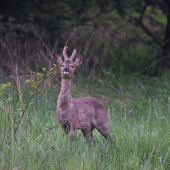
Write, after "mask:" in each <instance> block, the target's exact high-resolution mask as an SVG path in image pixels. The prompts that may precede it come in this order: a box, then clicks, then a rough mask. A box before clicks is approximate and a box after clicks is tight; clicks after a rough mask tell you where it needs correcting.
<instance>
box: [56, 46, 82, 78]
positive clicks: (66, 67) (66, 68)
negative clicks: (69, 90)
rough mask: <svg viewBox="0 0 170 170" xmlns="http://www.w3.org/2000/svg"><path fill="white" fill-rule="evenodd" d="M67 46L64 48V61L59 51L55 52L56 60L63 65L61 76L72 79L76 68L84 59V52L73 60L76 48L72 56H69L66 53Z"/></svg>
mask: <svg viewBox="0 0 170 170" xmlns="http://www.w3.org/2000/svg"><path fill="white" fill-rule="evenodd" d="M67 48H68V47H67V46H65V47H64V49H63V56H64V61H63V60H62V57H61V56H60V55H59V54H58V53H55V56H54V59H55V62H56V63H57V64H59V65H60V67H61V78H62V79H70V78H71V77H72V76H73V74H74V71H75V68H76V67H78V66H79V65H81V63H82V61H83V54H81V55H79V56H78V57H77V58H76V59H75V61H74V62H73V58H74V56H75V55H76V52H77V51H76V49H74V50H73V53H72V55H71V56H70V58H68V57H67V54H66V51H67Z"/></svg>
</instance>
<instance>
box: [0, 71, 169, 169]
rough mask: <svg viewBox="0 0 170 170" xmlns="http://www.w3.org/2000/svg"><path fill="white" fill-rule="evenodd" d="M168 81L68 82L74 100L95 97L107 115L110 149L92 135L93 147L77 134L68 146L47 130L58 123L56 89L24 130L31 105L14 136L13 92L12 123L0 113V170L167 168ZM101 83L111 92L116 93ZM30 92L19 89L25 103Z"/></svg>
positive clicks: (41, 102)
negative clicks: (110, 133)
mask: <svg viewBox="0 0 170 170" xmlns="http://www.w3.org/2000/svg"><path fill="white" fill-rule="evenodd" d="M124 80H126V81H124ZM169 80H170V79H169V74H168V73H165V75H164V76H160V77H157V78H140V79H138V78H132V77H129V79H128V77H126V79H124V78H122V79H120V80H118V82H115V81H114V80H113V82H107V81H106V80H102V82H103V83H102V82H101V81H100V82H99V81H95V83H94V84H93V85H92V84H89V83H87V82H86V80H85V79H84V80H82V81H81V80H78V82H77V83H73V85H72V90H71V92H72V96H73V97H82V96H91V97H96V98H97V99H98V100H100V101H102V102H103V103H104V105H105V106H106V108H107V109H108V111H109V115H110V118H109V120H108V124H109V127H110V130H111V132H112V135H113V137H114V139H115V143H114V144H111V143H110V142H109V141H107V140H105V139H104V138H103V137H102V136H101V135H100V133H99V132H98V131H97V130H95V131H94V138H95V147H94V148H93V147H92V148H90V147H89V145H88V144H87V142H86V141H85V139H84V137H83V135H82V134H81V132H80V131H77V134H76V139H75V142H74V143H70V142H69V137H68V136H66V135H63V133H62V130H61V128H60V127H55V128H53V129H52V130H49V131H47V130H48V129H49V128H50V127H53V126H55V125H56V124H57V120H56V105H57V96H58V92H59V88H60V87H59V86H57V87H56V90H55V91H52V90H50V88H49V89H48V90H47V91H46V92H45V93H44V95H43V96H42V97H41V99H40V100H39V102H38V105H37V108H36V111H35V112H34V114H33V116H32V117H31V119H30V122H29V126H27V128H25V123H26V120H27V119H28V117H29V115H30V114H31V112H32V110H33V106H30V107H29V109H27V110H26V112H25V115H24V117H23V120H22V126H20V127H19V129H18V130H17V133H16V136H15V134H14V129H15V128H16V124H15V123H13V119H14V120H16V121H18V117H19V114H20V113H19V111H18V112H17V111H16V110H17V109H16V108H17V102H18V101H19V99H18V94H17V93H16V92H15V93H14V90H13V92H12V99H13V100H12V110H13V111H12V112H10V113H12V116H13V117H12V119H11V115H10V117H9V119H10V120H9V121H8V116H7V115H6V114H5V113H4V112H3V111H2V109H1V110H0V112H1V114H0V135H1V136H0V147H1V148H0V149H1V150H0V169H3V170H4V169H17V170H18V169H20V170H29V169H33V170H35V169H41V170H43V169H44V170H46V169H50V170H53V169H54V170H56V169H60V170H61V169H64V170H66V169H68V170H75V169H76V170H78V169H91V170H94V169H101V170H102V169H108V170H113V169H114V170H126V169H128V170H132V169H134V170H137V169H141V170H143V169H150V170H153V169H157V170H158V169H159V170H160V169H170V101H168V98H169V96H170V86H169ZM104 83H109V84H110V85H112V86H114V87H116V88H117V89H118V90H120V91H121V94H119V93H117V92H115V91H114V90H113V89H112V88H110V87H108V86H107V85H106V84H104ZM119 83H120V84H121V85H123V86H122V87H121V86H120V85H118V84H119ZM123 88H124V89H123ZM125 88H126V90H125ZM29 91H30V88H27V89H24V88H23V89H22V94H23V99H24V101H25V103H26V102H27V101H28V100H29V97H30V96H29V93H28V92H29ZM122 94H123V95H122ZM0 105H1V106H3V107H4V108H5V109H6V110H7V111H8V105H7V104H6V102H4V101H3V100H1V101H0ZM7 122H8V124H7ZM14 122H15V121H14ZM6 124H7V125H6ZM12 130H13V131H12ZM4 134H5V137H4ZM2 142H3V145H2Z"/></svg>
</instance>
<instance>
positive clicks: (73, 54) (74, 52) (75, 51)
mask: <svg viewBox="0 0 170 170" xmlns="http://www.w3.org/2000/svg"><path fill="white" fill-rule="evenodd" d="M76 53H77V50H76V49H74V50H73V53H72V55H71V57H70V59H71V60H73V58H74V56H75V55H76Z"/></svg>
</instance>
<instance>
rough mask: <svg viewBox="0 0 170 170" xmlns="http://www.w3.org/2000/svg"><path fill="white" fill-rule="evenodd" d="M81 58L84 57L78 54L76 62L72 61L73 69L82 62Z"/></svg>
mask: <svg viewBox="0 0 170 170" xmlns="http://www.w3.org/2000/svg"><path fill="white" fill-rule="evenodd" d="M83 57H84V55H83V54H80V55H79V56H78V57H77V58H76V60H75V61H74V65H75V67H78V66H79V65H81V63H82V61H83Z"/></svg>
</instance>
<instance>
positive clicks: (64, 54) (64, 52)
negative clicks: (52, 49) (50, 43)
mask: <svg viewBox="0 0 170 170" xmlns="http://www.w3.org/2000/svg"><path fill="white" fill-rule="evenodd" d="M67 48H68V47H67V46H65V47H64V49H63V56H64V59H65V60H66V59H68V57H67V54H66V51H67Z"/></svg>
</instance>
